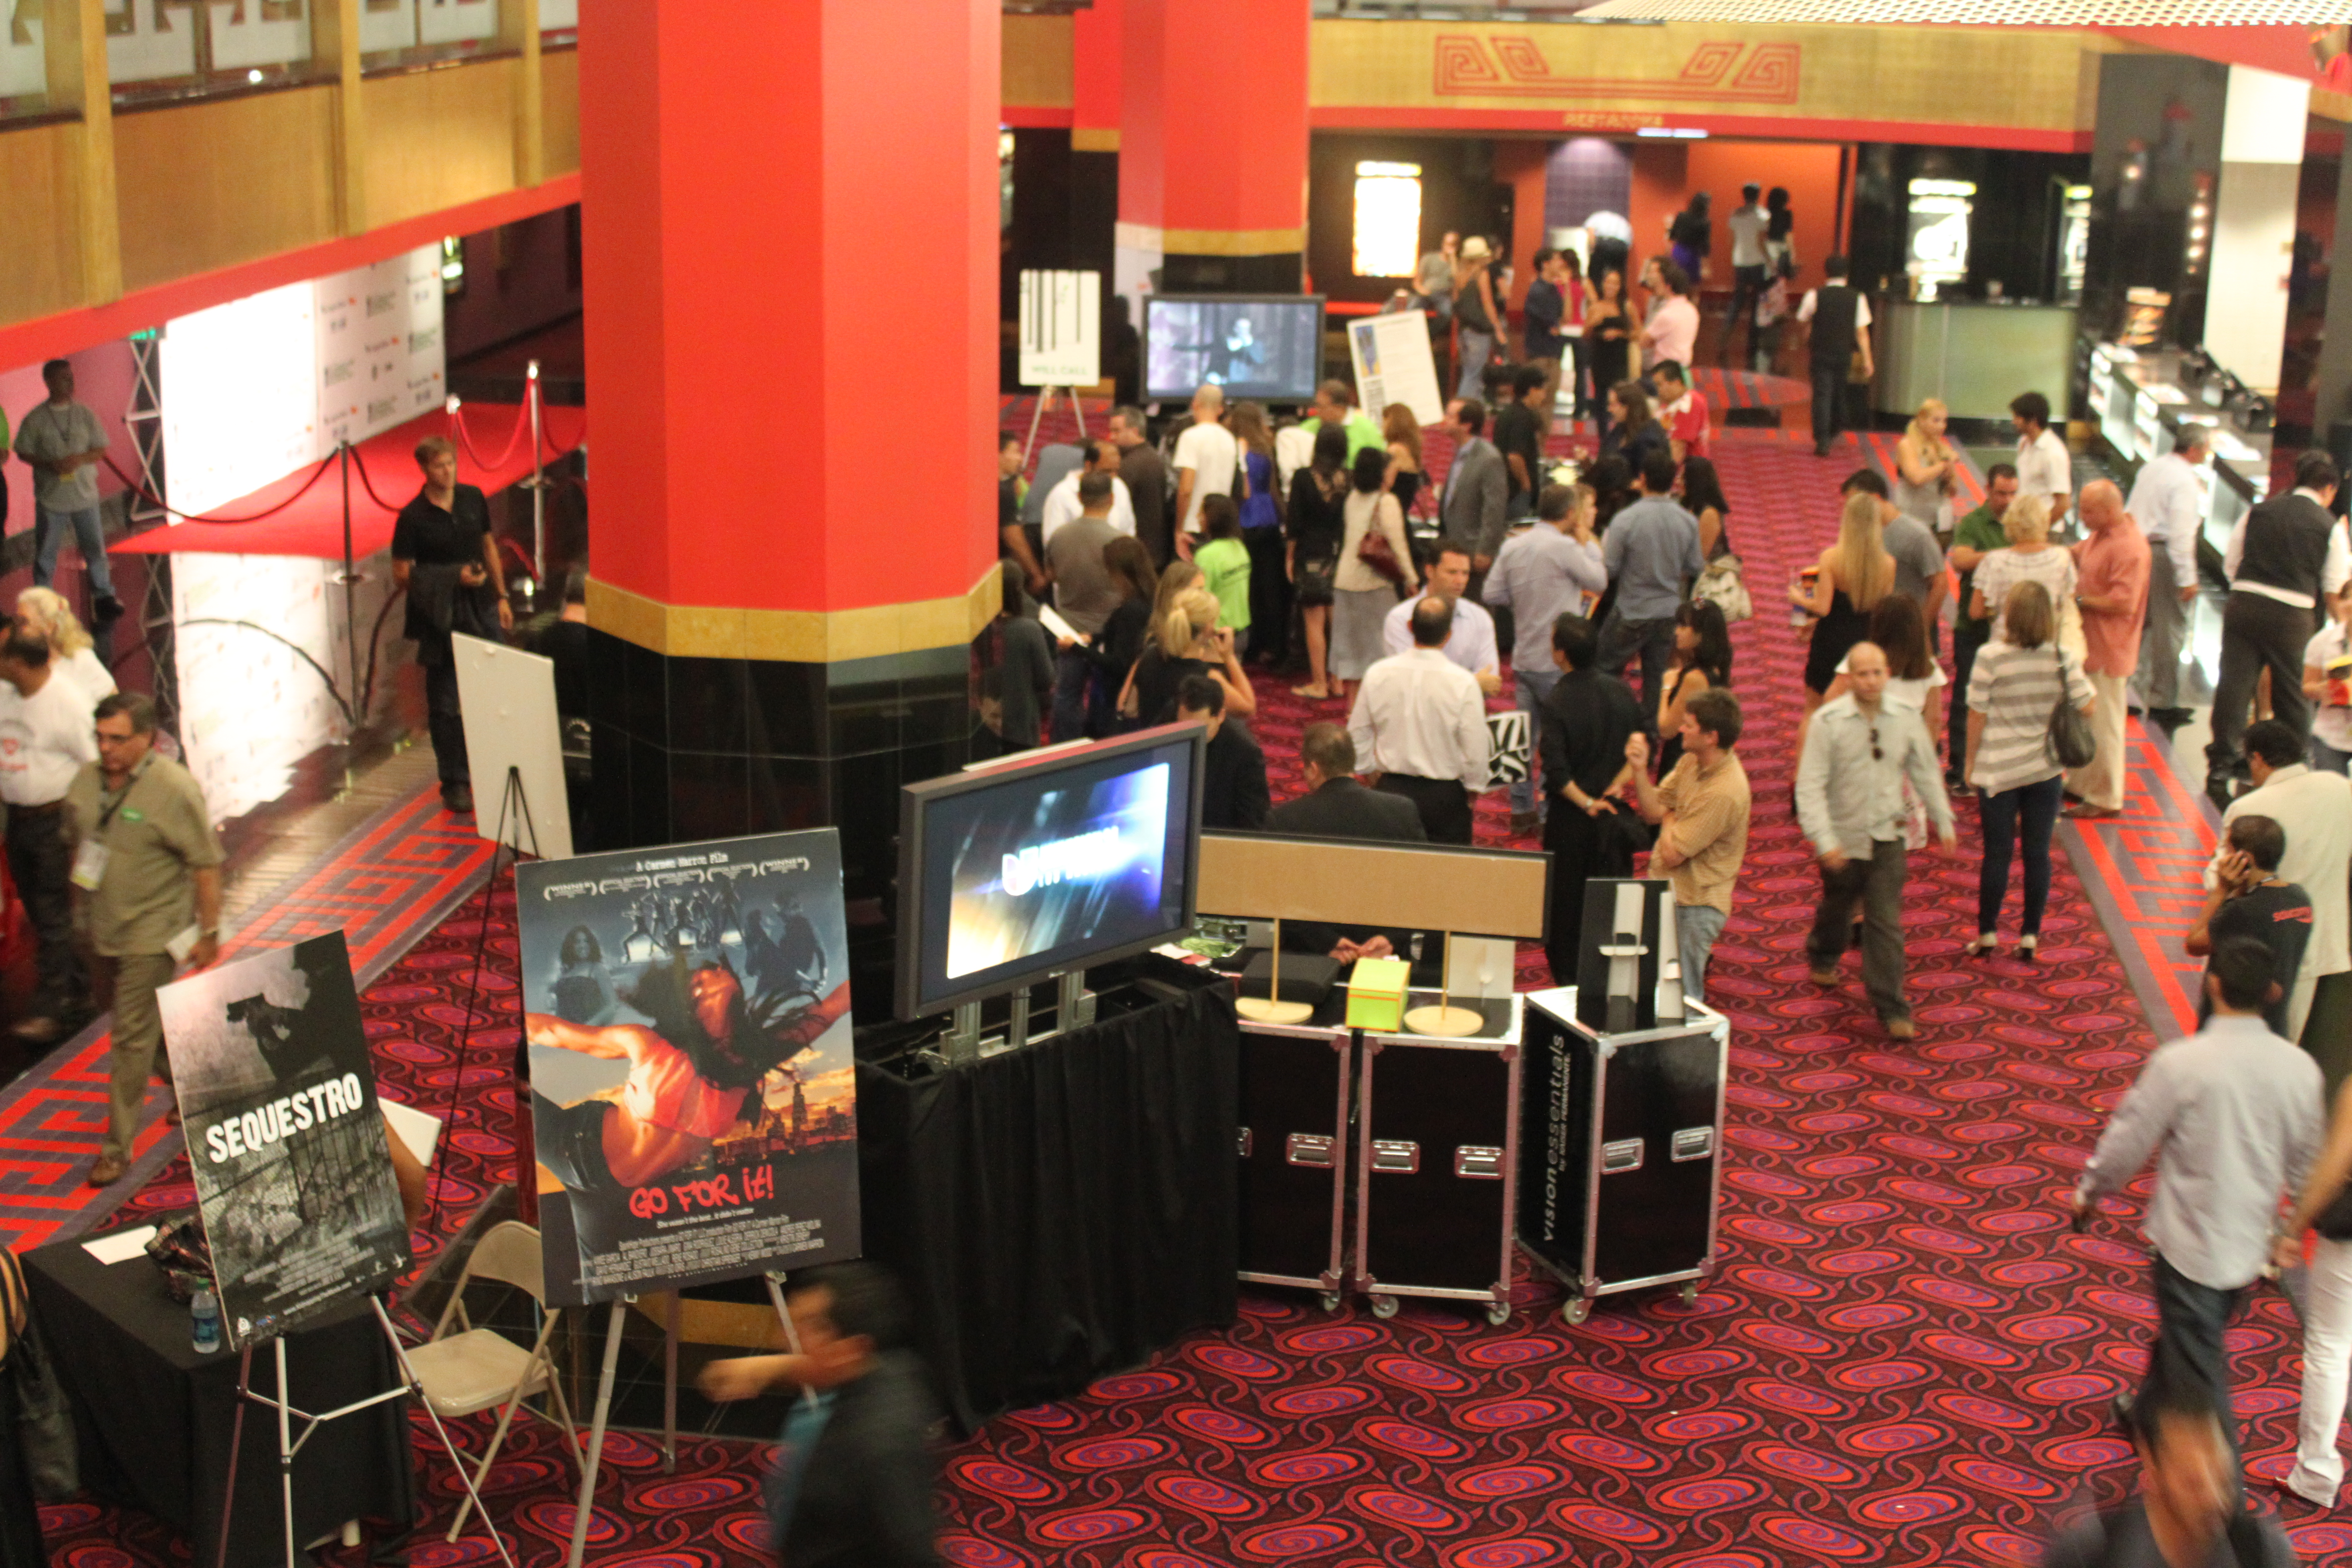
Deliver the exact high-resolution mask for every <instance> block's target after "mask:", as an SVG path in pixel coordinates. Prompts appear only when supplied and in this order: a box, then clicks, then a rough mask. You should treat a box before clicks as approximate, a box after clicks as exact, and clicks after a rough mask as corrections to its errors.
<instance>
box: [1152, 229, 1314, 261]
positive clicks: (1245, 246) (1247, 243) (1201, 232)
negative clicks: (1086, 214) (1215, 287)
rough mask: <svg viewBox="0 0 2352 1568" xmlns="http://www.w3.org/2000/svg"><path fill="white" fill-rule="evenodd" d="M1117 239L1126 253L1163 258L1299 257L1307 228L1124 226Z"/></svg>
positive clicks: (1304, 243) (1303, 248)
mask: <svg viewBox="0 0 2352 1568" xmlns="http://www.w3.org/2000/svg"><path fill="white" fill-rule="evenodd" d="M1113 237H1114V240H1115V242H1116V243H1117V244H1118V246H1119V247H1121V248H1122V249H1127V250H1146V251H1154V252H1157V253H1158V254H1160V255H1161V256H1296V255H1297V254H1298V253H1299V252H1301V251H1303V250H1305V249H1306V248H1307V231H1306V230H1305V229H1303V228H1154V227H1152V226H1150V224H1145V223H1122V224H1120V225H1118V227H1117V229H1116V231H1115V233H1114V236H1113Z"/></svg>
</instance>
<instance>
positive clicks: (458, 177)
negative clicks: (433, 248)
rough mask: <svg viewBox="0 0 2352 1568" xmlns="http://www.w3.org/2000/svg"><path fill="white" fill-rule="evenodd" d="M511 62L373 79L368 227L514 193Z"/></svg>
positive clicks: (368, 97)
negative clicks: (506, 192)
mask: <svg viewBox="0 0 2352 1568" xmlns="http://www.w3.org/2000/svg"><path fill="white" fill-rule="evenodd" d="M517 69H518V66H517V64H516V62H515V61H514V60H512V59H497V60H474V61H468V62H467V64H465V65H461V66H450V67H446V68H441V69H437V70H424V71H410V72H407V73H405V74H403V75H399V76H385V77H373V78H371V79H368V80H367V81H366V82H365V83H363V84H362V88H361V91H362V103H363V104H364V106H365V109H366V113H367V200H368V226H370V227H371V228H373V227H376V226H381V225H383V224H387V223H397V222H399V221H400V220H401V219H403V218H408V217H415V216H419V215H421V214H424V213H429V212H434V211H436V210H438V209H439V208H442V207H449V206H456V205H457V204H458V203H460V202H470V201H478V200H480V199H481V198H482V197H484V196H494V195H499V193H501V192H503V191H509V190H512V189H513V188H514V183H515V174H514V114H515V72H516V70H517Z"/></svg>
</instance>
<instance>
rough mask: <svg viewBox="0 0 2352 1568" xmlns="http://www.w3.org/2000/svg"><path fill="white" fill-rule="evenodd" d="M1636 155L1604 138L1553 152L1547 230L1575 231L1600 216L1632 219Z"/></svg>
mask: <svg viewBox="0 0 2352 1568" xmlns="http://www.w3.org/2000/svg"><path fill="white" fill-rule="evenodd" d="M1596 212H1612V213H1616V214H1618V215H1619V216H1631V214H1632V212H1633V150H1632V149H1631V148H1628V147H1626V146H1624V145H1622V143H1619V142H1612V141H1609V140H1608V139H1607V138H1605V137H1601V136H1578V137H1573V138H1571V139H1570V140H1569V141H1566V142H1561V143H1560V144H1559V146H1557V147H1555V148H1553V149H1552V152H1551V160H1550V163H1549V165H1548V166H1547V167H1546V168H1545V170H1544V226H1545V227H1546V228H1574V227H1576V226H1578V225H1580V224H1581V223H1582V222H1583V221H1584V220H1585V219H1586V218H1588V217H1590V216H1592V215H1593V214H1594V213H1596Z"/></svg>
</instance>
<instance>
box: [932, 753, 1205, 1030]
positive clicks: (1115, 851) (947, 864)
mask: <svg viewBox="0 0 2352 1568" xmlns="http://www.w3.org/2000/svg"><path fill="white" fill-rule="evenodd" d="M1207 734H1208V731H1207V730H1206V729H1205V728H1203V727H1202V726H1201V725H1199V724H1166V725H1162V726H1160V728H1158V729H1153V730H1145V731H1141V732H1140V733H1138V734H1134V735H1129V736H1127V737H1125V738H1124V739H1121V740H1118V741H1107V742H1101V743H1099V744H1097V745H1091V746H1073V747H1069V748H1066V749H1062V748H1055V749H1053V750H1049V751H1046V752H1040V753H1036V754H1034V755H1032V756H1025V757H1023V756H1016V757H1011V758H1008V759H1006V760H1005V761H1004V762H1003V763H994V764H992V765H990V766H988V767H984V768H975V769H972V770H970V771H968V772H965V773H958V774H953V775H950V777H947V778H940V779H931V780H929V781H927V782H925V783H922V784H908V786H907V787H906V788H905V790H903V791H902V792H901V794H900V795H899V810H898V1016H900V1017H901V1018H919V1017H921V1016H924V1015H926V1014H931V1013H939V1012H942V1011H945V1010H946V1009H948V1008H950V1007H955V1006H959V1005H961V1004H963V1003H966V1002H975V1001H978V1000H980V999H981V998H982V997H985V996H993V995H997V994H1001V993H1003V992H1006V991H1010V990H1012V989H1013V988H1014V987H1015V986H1018V985H1023V984H1028V983H1030V982H1032V981H1035V980H1041V979H1044V978H1045V977H1046V976H1047V975H1049V974H1054V973H1060V972H1063V971H1066V970H1070V969H1076V968H1082V967H1085V966H1086V965H1088V964H1094V963H1108V962H1110V961H1111V960H1112V959H1116V958H1124V957H1126V956H1128V955H1129V954H1130V953H1136V952H1142V951H1144V950H1145V949H1146V948H1150V947H1153V946H1156V945H1157V944H1159V943H1160V942H1166V941H1168V940H1170V939H1171V938H1172V937H1175V936H1177V935H1179V934H1181V933H1182V932H1184V931H1189V930H1190V929H1191V928H1192V900H1193V894H1194V888H1195V884H1196V882H1197V880H1198V874H1199V870H1200V859H1201V775H1202V756H1203V750H1204V746H1205V742H1206V739H1207Z"/></svg>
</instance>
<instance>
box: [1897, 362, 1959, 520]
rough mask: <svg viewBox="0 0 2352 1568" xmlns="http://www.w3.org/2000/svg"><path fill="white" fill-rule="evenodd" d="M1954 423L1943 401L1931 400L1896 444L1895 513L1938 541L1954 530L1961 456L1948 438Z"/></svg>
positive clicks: (1922, 407) (1920, 406)
mask: <svg viewBox="0 0 2352 1568" xmlns="http://www.w3.org/2000/svg"><path fill="white" fill-rule="evenodd" d="M1950 422H1951V412H1950V410H1948V409H1947V408H1946V407H1945V406H1944V403H1943V400H1942V399H1941V398H1936V397H1931V398H1929V399H1927V402H1925V403H1923V404H1921V405H1919V412H1918V413H1917V414H1916V415H1914V416H1912V419H1911V427H1910V428H1909V429H1907V430H1906V431H1904V432H1903V439H1901V440H1900V441H1897V442H1896V443H1895V510H1897V511H1899V512H1901V513H1903V514H1904V515H1905V516H1906V517H1915V518H1917V519H1918V520H1919V521H1921V522H1924V523H1926V524H1927V526H1928V528H1929V529H1930V530H1932V531H1934V532H1935V533H1936V534H1937V537H1938V538H1941V537H1944V536H1947V535H1948V534H1949V533H1950V532H1951V531H1952V491H1953V490H1954V489H1956V488H1957V487H1958V482H1959V480H1958V474H1959V471H1960V455H1959V453H1958V451H1957V450H1955V449H1954V448H1953V446H1952V444H1951V442H1950V441H1948V440H1947V439H1945V437H1944V428H1945V426H1947V425H1948V424H1949V423H1950Z"/></svg>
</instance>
